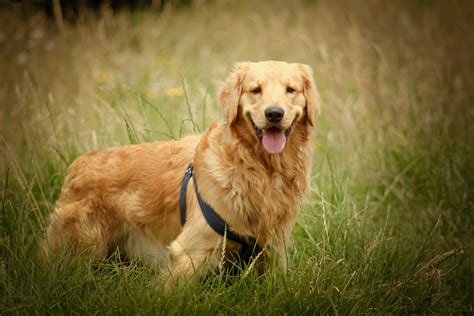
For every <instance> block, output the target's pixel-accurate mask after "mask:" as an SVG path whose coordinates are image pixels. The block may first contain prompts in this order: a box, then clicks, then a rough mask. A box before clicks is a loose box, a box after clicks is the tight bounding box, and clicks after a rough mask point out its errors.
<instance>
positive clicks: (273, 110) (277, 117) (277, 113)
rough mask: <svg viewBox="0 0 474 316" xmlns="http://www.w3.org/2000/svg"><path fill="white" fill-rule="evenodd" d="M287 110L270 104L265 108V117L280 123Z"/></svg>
mask: <svg viewBox="0 0 474 316" xmlns="http://www.w3.org/2000/svg"><path fill="white" fill-rule="evenodd" d="M284 115H285V110H283V109H282V108H281V107H279V106H269V107H268V108H266V109H265V117H266V118H267V120H268V121H269V122H270V123H278V122H280V121H281V120H282V119H283V116H284Z"/></svg>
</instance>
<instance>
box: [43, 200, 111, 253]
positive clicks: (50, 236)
mask: <svg viewBox="0 0 474 316" xmlns="http://www.w3.org/2000/svg"><path fill="white" fill-rule="evenodd" d="M104 214H105V212H100V211H99V210H97V209H94V208H91V206H90V201H89V200H87V199H83V200H79V201H76V202H69V203H64V204H60V203H58V205H57V206H56V209H55V211H54V213H53V214H52V215H51V223H50V225H49V227H48V230H47V236H46V242H45V245H44V248H45V250H46V252H49V251H59V250H61V251H66V252H77V251H79V250H90V251H92V253H93V255H94V257H95V258H97V259H102V258H105V257H106V256H107V252H108V248H109V246H110V241H111V237H112V236H113V235H114V230H115V229H114V226H116V225H114V223H113V222H114V221H113V220H111V219H110V218H108V217H107V216H104Z"/></svg>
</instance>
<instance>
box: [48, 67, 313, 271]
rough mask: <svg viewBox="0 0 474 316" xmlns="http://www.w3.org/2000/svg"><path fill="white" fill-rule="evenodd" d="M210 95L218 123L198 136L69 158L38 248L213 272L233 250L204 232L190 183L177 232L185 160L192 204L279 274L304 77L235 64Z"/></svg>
mask: <svg viewBox="0 0 474 316" xmlns="http://www.w3.org/2000/svg"><path fill="white" fill-rule="evenodd" d="M219 97H220V102H221V106H222V113H223V120H222V121H221V122H218V123H214V124H212V125H211V126H210V127H209V128H208V129H207V131H205V132H204V133H203V134H202V135H195V136H188V137H185V138H183V139H180V140H176V141H158V142H152V143H144V144H139V145H127V146H122V147H117V148H110V149H107V150H104V151H103V152H97V151H94V152H90V153H88V154H86V155H83V156H81V157H79V158H78V159H76V160H75V161H74V162H73V163H72V165H71V166H70V167H69V170H68V175H67V177H66V180H65V183H64V185H63V188H62V191H61V196H60V198H59V199H58V201H57V203H56V208H55V211H54V213H53V214H52V215H51V224H50V226H49V228H48V230H47V241H46V245H47V247H48V249H60V248H61V249H68V250H77V249H86V248H90V249H92V250H93V252H94V254H95V256H96V257H97V258H104V257H106V256H107V254H108V252H109V251H110V249H116V248H117V247H119V249H120V250H121V251H123V252H125V253H126V254H127V256H130V257H136V256H138V257H141V258H143V260H144V261H146V262H149V263H151V264H158V263H160V262H165V263H166V264H165V265H164V266H165V267H166V268H167V269H169V271H170V272H171V275H172V276H176V277H177V276H180V275H181V276H182V275H184V276H187V275H188V276H189V275H192V274H193V273H194V272H195V271H196V269H197V268H198V267H200V266H202V264H203V263H204V262H208V263H209V265H210V266H211V267H213V266H214V267H215V266H217V265H218V264H219V262H221V260H222V258H221V257H224V258H229V260H233V259H232V258H235V256H233V254H234V252H236V251H238V249H239V247H240V245H239V244H238V243H235V242H232V241H230V240H227V241H226V242H223V237H222V236H221V235H219V234H217V233H216V232H215V231H214V230H213V229H212V228H211V227H210V226H209V225H208V223H207V222H206V220H205V218H204V217H203V214H202V212H201V209H200V207H199V204H198V202H197V198H196V193H195V189H194V186H193V185H188V186H187V199H186V205H187V217H186V223H185V225H184V226H183V227H182V226H181V222H180V211H179V193H180V186H181V183H182V180H183V175H184V171H185V169H186V167H187V166H188V164H189V163H190V161H193V163H194V175H195V178H193V179H197V180H196V181H197V184H199V193H200V194H201V197H202V199H203V200H204V201H206V202H207V203H208V204H209V205H211V206H212V208H213V209H214V210H215V211H216V213H217V214H219V215H220V216H221V217H222V218H223V219H224V220H225V222H226V223H227V224H228V226H229V228H230V229H231V230H232V231H234V232H236V233H237V234H239V235H240V236H243V237H245V238H247V237H249V238H254V239H255V240H256V241H257V243H258V245H259V246H260V247H261V248H263V249H264V251H263V252H262V253H261V256H260V255H259V256H258V258H259V260H260V259H262V260H263V261H259V262H263V263H265V262H266V261H268V258H271V255H272V254H274V255H276V258H278V262H279V263H280V264H281V266H282V267H283V269H285V268H286V253H285V252H286V249H285V244H286V239H287V237H288V236H289V234H290V232H291V228H292V222H293V220H294V219H295V217H296V215H297V214H298V212H299V208H300V203H301V200H302V197H303V194H304V193H305V191H306V190H307V188H308V181H309V174H310V169H311V157H312V150H311V141H310V136H311V130H312V126H313V125H314V121H315V118H316V116H317V114H318V113H319V97H318V95H317V92H316V89H315V85H314V82H313V78H312V70H311V68H310V67H309V66H307V65H303V64H297V63H286V62H277V61H265V62H257V63H252V62H244V63H238V64H237V65H236V66H235V68H234V71H233V72H232V74H231V75H230V76H229V78H228V79H227V81H226V82H225V83H224V85H223V87H222V88H221V90H220V93H219ZM193 179H192V180H191V181H193ZM218 245H221V246H220V248H219V250H218V251H216V249H217V247H218ZM222 245H225V248H223V246H222ZM259 266H261V265H260V264H259ZM173 279H174V278H173Z"/></svg>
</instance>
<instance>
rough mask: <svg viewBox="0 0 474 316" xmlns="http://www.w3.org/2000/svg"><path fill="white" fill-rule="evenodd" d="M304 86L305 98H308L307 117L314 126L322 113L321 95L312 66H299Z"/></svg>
mask: <svg viewBox="0 0 474 316" xmlns="http://www.w3.org/2000/svg"><path fill="white" fill-rule="evenodd" d="M299 66H300V70H301V76H302V77H303V84H304V97H305V98H306V116H307V120H308V123H309V125H311V126H314V123H315V122H314V121H315V120H316V117H317V116H319V114H320V113H321V105H320V98H319V94H318V92H317V91H316V86H315V84H314V80H313V70H312V69H311V67H310V66H308V65H304V64H299Z"/></svg>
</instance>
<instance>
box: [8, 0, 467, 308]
mask: <svg viewBox="0 0 474 316" xmlns="http://www.w3.org/2000/svg"><path fill="white" fill-rule="evenodd" d="M473 17H474V2H472V1H469V0H465V1H464V0H455V1H444V0H411V1H408V0H406V1H405V0H397V1H375V0H374V1H372V0H367V1H359V0H356V1H349V0H347V1H345V0H341V1H323V0H314V1H311V0H301V1H298V0H292V1H283V0H275V1H266V0H263V1H230V0H229V1H224V0H222V1H219V0H214V1H206V0H202V1H198V0H195V1H193V0H181V1H179V0H176V1H173V0H161V1H154V0H149V1H139V0H137V1H59V0H57V1H15V2H13V1H12V2H6V3H5V2H2V4H0V58H1V60H2V62H1V63H0V74H1V77H0V135H1V136H0V137H1V139H0V149H1V150H0V151H1V153H2V154H1V155H0V180H1V181H2V187H3V188H4V189H3V193H2V196H3V200H2V201H3V202H2V203H3V204H2V205H3V207H2V214H1V215H0V216H1V217H0V220H1V222H2V236H3V237H2V238H1V239H0V241H1V243H0V245H1V246H2V248H1V249H3V250H2V251H3V252H2V253H3V254H4V259H2V260H3V265H2V264H0V266H2V267H3V268H2V269H0V281H2V283H0V284H2V286H0V291H3V293H4V294H5V296H4V297H6V298H5V299H4V300H3V301H2V300H1V299H0V303H2V304H3V306H4V307H5V308H6V307H8V308H12V306H18V304H20V303H21V302H25V301H27V300H33V303H32V304H33V306H35V307H38V308H40V307H41V306H43V305H41V304H42V303H41V302H42V301H41V299H39V298H41V297H43V296H44V297H46V295H49V296H48V297H55V296H54V293H55V292H54V291H53V290H51V291H49V292H48V291H47V290H36V291H34V292H31V291H32V290H30V289H31V288H32V289H38V288H41V286H40V284H41V282H40V280H42V279H41V278H40V277H39V276H38V277H34V276H32V277H30V278H27V279H26V280H25V279H24V274H22V273H20V272H18V270H17V269H15V264H13V263H14V262H15V260H20V261H24V262H27V263H26V266H27V268H26V269H27V270H28V269H30V270H31V271H36V270H37V269H36V268H35V267H36V266H35V263H34V262H30V261H31V259H27V257H28V256H27V252H26V250H25V249H27V247H29V246H28V245H34V244H35V240H38V238H39V237H38V236H41V234H42V232H43V231H44V227H45V226H46V225H47V214H49V213H51V212H52V210H53V208H54V201H55V200H56V198H57V197H58V194H59V192H60V188H61V185H62V181H63V179H64V176H65V173H66V170H67V166H68V165H69V164H70V163H71V162H72V160H73V159H75V158H76V157H77V156H78V155H80V154H83V153H85V152H87V151H90V150H93V149H104V148H107V147H110V146H118V145H124V144H129V143H137V142H143V141H153V140H169V139H176V138H179V137H181V136H183V135H187V134H190V133H199V132H202V131H203V130H205V128H206V127H207V126H208V125H209V123H210V122H211V121H213V120H219V119H220V106H219V104H218V100H217V97H216V93H217V90H218V88H219V87H220V84H221V82H222V81H223V80H224V79H225V77H226V75H227V74H228V73H229V71H230V70H231V69H232V65H233V64H234V63H235V62H238V61H247V60H249V61H259V60H269V59H274V60H284V61H288V62H301V63H306V64H309V65H310V66H312V68H313V70H314V76H315V80H316V84H317V86H318V89H319V92H320V94H321V98H322V115H321V117H320V118H319V119H318V126H317V129H316V131H315V137H314V139H313V145H314V149H315V151H314V163H313V173H312V187H313V189H312V191H311V193H310V194H309V196H308V200H307V203H306V204H305V206H304V209H303V213H302V216H301V217H300V218H299V220H298V222H297V224H296V226H295V232H294V236H293V239H294V247H293V248H292V249H293V250H292V253H291V255H292V256H293V258H294V261H293V262H294V263H293V265H292V268H291V269H293V270H292V271H293V272H294V273H293V274H291V275H292V276H293V279H291V280H292V281H291V280H290V281H289V283H288V284H289V285H288V284H287V285H285V286H286V287H289V288H292V286H293V288H301V289H304V290H302V291H294V292H292V294H291V295H293V296H295V297H294V298H295V299H297V300H298V301H299V302H300V305H299V306H300V307H301V306H303V307H306V310H309V311H315V310H318V311H323V312H324V311H328V312H329V311H331V312H336V313H337V312H362V313H366V312H418V313H420V312H421V313H423V312H446V311H452V312H453V311H454V312H471V313H472V311H473V295H472V293H474V287H473V279H472V274H473V273H472V272H473V271H472V260H473V257H472V251H473V250H474V247H473V238H472V227H473V226H472V225H473V224H474V223H473V219H474V216H473V205H474V198H473V196H474V195H473V193H474V192H473V191H474V188H473V183H474V168H473V167H474V165H473V157H474V155H473V154H474V147H473V135H474V133H473V124H472V122H473V118H474V107H473V101H474V89H473V76H474V54H473V52H474V37H473V36H472V31H473V29H474V18H473ZM32 247H33V246H32ZM12 249H15V250H12ZM7 250H8V251H7ZM13 254H14V255H13ZM15 258H16V259H15ZM22 258H23V259H22ZM29 260H30V261H29ZM35 269H36V270H35ZM28 271H29V270H28ZM40 271H42V270H40ZM2 272H3V273H2ZM121 273H125V272H123V271H122V272H121ZM7 275H9V276H7ZM32 275H34V273H33V272H32ZM59 275H61V274H59ZM91 278H92V279H94V278H97V276H94V275H93V276H91ZM67 280H68V279H67V277H65V276H64V278H63V279H60V280H55V281H54V282H56V283H54V282H53V281H52V282H53V283H54V284H56V285H57V284H63V283H61V282H64V284H68V282H69V283H70V281H67ZM94 280H95V279H94ZM302 280H313V281H311V282H302ZM76 281H77V280H76ZM77 282H78V284H79V281H77ZM110 282H113V281H110ZM292 282H293V283H292ZM265 284H266V283H265ZM99 287H100V286H99ZM52 288H55V287H54V286H52ZM282 288H283V285H282ZM282 288H280V287H278V286H277V287H276V290H275V288H272V289H274V290H275V291H273V292H272V291H270V290H269V291H268V292H265V293H267V294H268V297H266V296H265V294H261V295H263V296H262V297H261V299H264V300H269V301H271V302H273V303H271V304H273V305H271V306H273V307H274V308H275V310H282V311H286V312H288V311H289V310H291V308H294V309H293V310H292V311H293V312H301V309H298V307H297V306H296V305H292V303H291V302H288V301H286V298H285V297H288V295H290V294H288V293H286V292H285V291H284V290H282V291H283V292H279V291H280V290H281V289H282ZM334 288H335V289H334ZM336 289H337V290H336ZM96 290H97V289H96ZM239 291H240V292H239V293H242V290H241V289H240V290H239ZM244 292H245V291H244ZM13 293H22V294H18V295H13ZM45 293H48V294H45ZM51 293H53V294H51ZM91 293H92V292H91ZM226 293H228V292H226ZM230 293H231V294H228V295H232V293H233V292H232V291H230ZM282 293H286V294H282ZM234 294H235V293H234ZM85 295H86V297H88V296H87V294H85ZM91 295H92V294H91ZM291 295H290V296H291ZM244 296H245V295H244ZM38 297H39V298H38ZM216 297H217V296H216ZM132 298H133V296H132ZM132 298H130V300H132ZM272 298H273V299H272ZM208 299H209V298H208ZM275 299H276V301H275ZM93 300H94V299H93V298H92V296H91V298H90V302H92V301H93ZM67 302H69V303H70V305H66V306H67V307H68V308H72V307H77V306H78V305H77V304H78V303H75V301H73V300H72V299H71V300H69V301H67ZM127 302H129V301H128V300H127V299H126V298H125V299H123V301H122V304H126V303H127ZM193 302H194V303H195V304H196V306H201V305H199V304H201V303H199V302H200V300H199V297H198V298H195V300H194V301H193ZM249 302H252V300H250V301H249ZM285 302H286V303H285ZM109 303H110V302H109ZM75 304H76V305H75ZM91 304H92V303H91ZM239 304H241V308H244V306H246V303H243V302H241V301H239ZM20 305H21V304H20ZM86 305H87V304H85V305H84V306H86ZM99 305H100V304H99ZM145 305H146V304H145ZM30 306H31V305H30ZM100 306H102V305H100ZM105 306H106V303H104V305H103V307H104V308H105ZM127 306H128V305H127ZM130 306H132V305H130ZM147 306H148V305H147ZM258 306H259V305H258V304H257V305H255V304H254V305H249V306H247V307H248V308H250V310H252V309H253V310H257V309H258V308H259V307H258ZM201 307H202V308H203V309H202V311H206V312H221V313H222V312H224V313H226V312H228V310H226V308H225V307H222V306H221V307H220V308H216V309H212V308H209V309H206V308H207V307H204V306H201ZM43 308H44V306H43ZM27 309H28V307H25V310H27ZM5 310H8V309H7V308H6V309H5ZM20 310H21V309H20ZM67 310H68V309H67V308H66V309H63V310H61V311H63V312H64V311H67ZM85 310H86V309H84V310H83V311H85ZM127 310H128V311H129V312H137V310H133V309H127ZM52 311H58V310H55V309H53V310H52Z"/></svg>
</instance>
